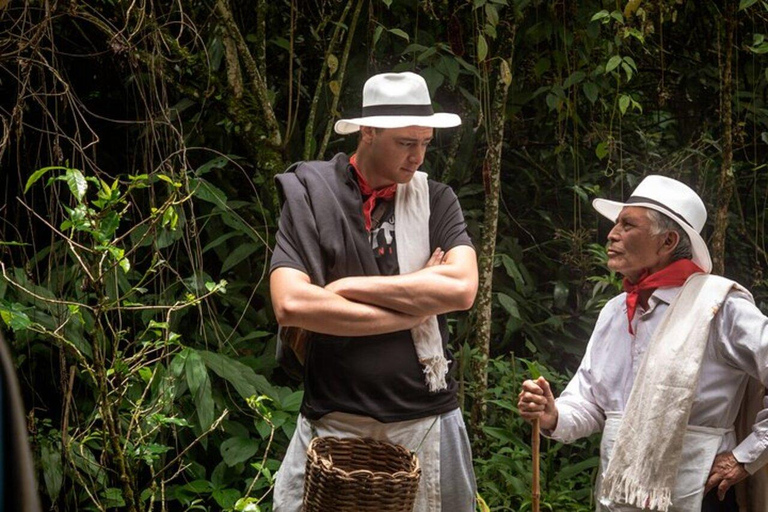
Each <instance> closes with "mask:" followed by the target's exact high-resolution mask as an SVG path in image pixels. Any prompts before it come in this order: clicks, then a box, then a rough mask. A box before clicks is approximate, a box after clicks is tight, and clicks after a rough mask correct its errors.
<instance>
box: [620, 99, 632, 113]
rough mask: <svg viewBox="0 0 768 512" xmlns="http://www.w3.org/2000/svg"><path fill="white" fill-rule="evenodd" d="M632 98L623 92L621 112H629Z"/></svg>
mask: <svg viewBox="0 0 768 512" xmlns="http://www.w3.org/2000/svg"><path fill="white" fill-rule="evenodd" d="M631 99H632V98H630V97H629V96H627V95H626V94H622V95H621V97H620V98H619V110H621V113H622V114H624V113H626V112H627V107H629V102H630V101H631Z"/></svg>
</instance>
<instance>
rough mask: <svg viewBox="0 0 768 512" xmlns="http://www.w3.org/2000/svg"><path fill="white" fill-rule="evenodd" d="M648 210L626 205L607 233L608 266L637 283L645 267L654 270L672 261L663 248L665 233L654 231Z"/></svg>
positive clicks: (650, 270)
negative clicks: (655, 233) (652, 230)
mask: <svg viewBox="0 0 768 512" xmlns="http://www.w3.org/2000/svg"><path fill="white" fill-rule="evenodd" d="M647 212H648V210H647V208H643V207H641V206H626V207H624V209H623V210H621V213H620V214H619V217H618V218H617V219H616V225H615V226H613V229H612V230H611V232H610V233H608V242H609V245H608V268H610V269H611V270H614V271H616V272H618V273H620V274H621V275H623V276H624V277H626V278H628V279H629V280H630V281H631V282H636V281H637V279H638V278H639V277H640V274H642V273H643V271H644V270H646V269H648V271H649V272H650V273H653V272H656V271H657V270H661V269H662V268H664V267H665V266H666V265H667V263H668V262H669V256H668V253H667V252H664V251H662V247H663V246H664V240H665V235H664V233H661V234H658V235H652V234H651V228H652V223H651V219H649V218H648V213H647Z"/></svg>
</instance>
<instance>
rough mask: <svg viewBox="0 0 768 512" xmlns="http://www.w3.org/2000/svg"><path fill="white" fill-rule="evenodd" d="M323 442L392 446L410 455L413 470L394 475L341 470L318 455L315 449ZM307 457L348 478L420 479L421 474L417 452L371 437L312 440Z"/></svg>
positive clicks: (320, 437) (379, 472)
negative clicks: (362, 476) (365, 476)
mask: <svg viewBox="0 0 768 512" xmlns="http://www.w3.org/2000/svg"><path fill="white" fill-rule="evenodd" d="M323 441H353V442H360V443H369V442H373V443H378V444H384V445H390V446H392V447H393V448H394V449H396V450H397V451H401V452H405V453H407V454H408V455H409V462H410V463H411V464H412V465H413V468H412V469H410V470H408V471H406V470H401V471H396V472H394V473H389V472H387V471H371V470H370V469H353V470H352V471H347V470H345V469H341V468H339V467H337V466H336V465H335V464H334V462H333V460H329V459H327V458H325V457H323V456H322V455H320V454H319V453H317V452H316V451H315V449H314V447H315V444H316V443H318V442H323ZM307 457H308V458H311V459H312V462H313V463H319V462H320V461H327V462H328V463H329V464H330V467H324V468H323V470H324V471H330V472H333V473H338V474H340V475H344V476H348V477H354V476H359V475H366V474H367V475H372V476H386V477H389V478H401V477H403V476H405V477H408V478H418V477H419V476H420V473H421V462H420V461H419V457H418V456H417V455H416V452H414V451H411V450H408V449H407V448H406V447H405V446H403V445H401V444H396V443H391V442H389V441H380V440H378V439H373V438H371V437H338V436H318V437H315V438H313V439H312V441H310V443H309V447H308V448H307Z"/></svg>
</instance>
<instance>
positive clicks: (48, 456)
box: [40, 441, 64, 501]
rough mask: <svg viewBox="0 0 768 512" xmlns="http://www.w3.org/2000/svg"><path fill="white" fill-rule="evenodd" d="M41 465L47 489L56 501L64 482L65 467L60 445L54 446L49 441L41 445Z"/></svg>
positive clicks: (52, 499)
mask: <svg viewBox="0 0 768 512" xmlns="http://www.w3.org/2000/svg"><path fill="white" fill-rule="evenodd" d="M40 465H41V466H42V467H43V480H45V490H46V491H48V496H50V498H51V501H56V499H57V498H58V496H59V493H60V492H61V485H62V483H63V482H64V469H63V468H62V466H61V452H60V451H59V448H58V446H56V447H54V446H52V445H51V444H50V443H49V442H48V441H44V442H42V443H41V445H40Z"/></svg>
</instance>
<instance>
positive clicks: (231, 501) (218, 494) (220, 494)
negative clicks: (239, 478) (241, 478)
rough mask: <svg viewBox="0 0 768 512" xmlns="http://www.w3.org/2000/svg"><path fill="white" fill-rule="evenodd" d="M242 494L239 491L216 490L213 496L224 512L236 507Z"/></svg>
mask: <svg viewBox="0 0 768 512" xmlns="http://www.w3.org/2000/svg"><path fill="white" fill-rule="evenodd" d="M240 494H241V493H240V491H238V490H237V489H214V490H213V493H212V494H211V496H213V499H214V500H216V503H217V504H218V505H219V507H221V508H222V510H229V509H231V508H233V507H234V506H235V503H237V500H238V498H240Z"/></svg>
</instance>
